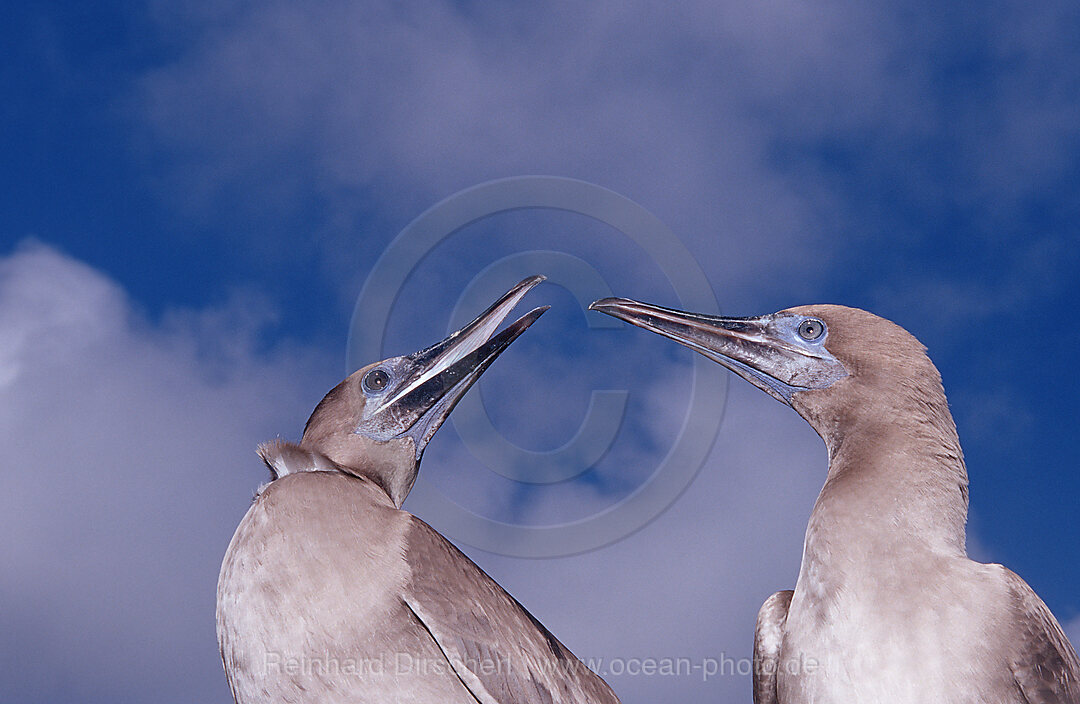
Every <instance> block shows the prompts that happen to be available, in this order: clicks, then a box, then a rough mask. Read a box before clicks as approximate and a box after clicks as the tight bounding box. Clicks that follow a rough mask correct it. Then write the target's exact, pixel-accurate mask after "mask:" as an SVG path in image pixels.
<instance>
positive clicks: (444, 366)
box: [371, 276, 548, 459]
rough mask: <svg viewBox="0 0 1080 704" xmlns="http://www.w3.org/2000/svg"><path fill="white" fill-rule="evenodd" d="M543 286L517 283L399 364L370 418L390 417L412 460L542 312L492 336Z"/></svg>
mask: <svg viewBox="0 0 1080 704" xmlns="http://www.w3.org/2000/svg"><path fill="white" fill-rule="evenodd" d="M543 280H544V277H543V276H532V277H530V278H527V279H525V280H523V281H521V282H520V283H518V284H517V285H516V286H514V287H513V288H512V289H510V290H509V291H507V292H506V293H505V294H504V295H503V296H502V297H501V298H500V299H499V300H497V301H496V302H495V303H493V304H492V305H491V307H489V308H488V309H487V310H485V311H484V312H483V313H481V314H480V315H479V316H478V317H477V318H476V319H475V320H473V321H472V322H471V323H469V324H468V325H466V326H465V327H463V328H461V329H460V330H458V331H457V332H455V333H453V334H451V335H450V336H449V337H447V338H446V339H445V340H443V341H442V342H439V343H437V344H435V345H432V346H431V347H429V348H427V349H425V350H421V351H419V352H415V353H413V354H411V355H408V356H407V357H405V358H404V360H403V361H404V362H405V364H406V365H407V367H408V368H409V370H410V372H409V375H408V378H407V379H406V380H404V382H403V383H402V384H401V385H400V386H399V388H398V389H397V390H396V391H395V392H394V393H393V394H391V395H390V396H389V398H387V399H386V400H385V401H384V402H382V403H381V404H380V406H379V407H378V408H377V409H375V411H374V412H373V413H372V414H371V415H372V416H378V415H383V416H385V415H391V416H393V418H394V423H393V425H395V426H397V427H398V428H404V430H402V431H401V432H399V433H398V434H397V436H398V437H400V436H404V435H409V436H411V437H412V438H413V440H414V442H415V444H416V457H417V459H419V458H420V455H421V454H422V453H423V451H424V447H426V446H427V443H428V441H430V440H431V437H432V436H433V435H434V434H435V431H436V430H438V429H439V426H441V425H442V424H443V421H445V420H446V418H447V417H448V416H449V415H450V412H451V411H452V410H453V409H454V406H456V405H457V402H458V401H459V400H461V397H462V396H464V395H465V392H466V391H468V390H469V388H470V387H471V386H472V385H473V384H474V383H476V381H477V379H479V378H480V375H481V374H483V373H484V371H485V370H486V369H487V368H488V367H489V366H491V363H492V362H494V361H495V359H496V358H497V357H498V356H499V355H500V354H502V353H503V352H504V351H505V350H506V348H507V347H509V346H510V343H512V342H513V341H514V340H515V339H517V337H518V336H519V335H521V333H523V332H525V330H526V329H527V328H528V327H529V326H530V325H532V324H533V323H534V322H536V320H537V318H539V317H540V316H541V315H543V314H544V312H545V311H546V310H547V309H548V306H542V307H540V308H536V309H534V310H532V311H530V312H529V313H527V314H525V315H523V316H522V317H521V318H518V319H517V320H516V321H515V322H513V323H511V324H510V325H508V326H507V327H506V329H504V330H503V331H502V332H500V333H499V334H497V335H496V334H494V333H495V331H496V330H497V329H498V327H499V324H500V323H502V321H503V320H504V319H505V318H506V316H507V315H509V313H510V311H511V310H513V309H514V307H515V306H516V305H517V304H518V302H519V301H520V300H521V299H522V298H523V297H524V296H525V294H526V293H528V292H529V291H530V290H531V289H533V288H534V287H535V286H536V285H537V284H539V283H540V282H541V281H543Z"/></svg>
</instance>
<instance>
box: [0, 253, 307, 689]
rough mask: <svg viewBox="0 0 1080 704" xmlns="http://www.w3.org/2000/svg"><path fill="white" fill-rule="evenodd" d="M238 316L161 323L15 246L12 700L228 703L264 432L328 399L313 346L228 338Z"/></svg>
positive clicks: (10, 444)
mask: <svg viewBox="0 0 1080 704" xmlns="http://www.w3.org/2000/svg"><path fill="white" fill-rule="evenodd" d="M234 308H235V306H234ZM239 310H240V312H237V313H236V314H235V315H232V314H230V313H228V312H227V311H226V310H220V311H204V312H202V313H196V312H188V313H184V314H180V313H177V314H176V315H175V316H171V318H172V322H170V323H168V324H167V325H165V326H161V325H155V324H153V323H151V322H149V321H147V320H145V319H142V318H140V317H139V316H138V315H136V314H135V313H134V312H133V309H132V305H131V303H130V301H129V300H128V299H127V298H126V296H125V294H124V292H123V291H122V290H120V288H119V287H118V286H117V285H116V284H115V283H113V282H112V281H110V280H108V279H107V278H106V277H104V276H103V275H102V274H100V273H99V272H97V271H94V270H93V269H91V268H89V267H87V266H85V265H83V264H81V263H79V262H77V261H74V260H72V259H70V258H69V257H66V256H65V255H63V254H60V253H58V252H56V251H54V250H52V249H49V248H47V247H44V246H42V245H37V244H27V245H24V246H22V247H20V248H19V249H18V250H17V251H16V252H15V253H14V254H12V255H11V256H9V257H6V258H4V259H0V339H2V340H4V341H5V344H4V347H3V349H2V351H0V369H3V372H4V373H3V378H4V383H3V386H2V387H0V394H2V395H3V403H2V404H0V447H2V448H3V450H2V453H0V454H2V457H3V466H4V470H3V472H2V473H0V532H3V534H4V536H5V540H4V541H3V545H4V560H3V562H4V570H3V573H2V574H0V601H2V602H3V603H4V604H5V605H8V606H7V607H6V608H5V609H4V610H3V612H2V613H0V630H3V631H4V632H5V634H6V637H5V638H4V639H3V646H0V648H2V649H3V650H4V659H5V660H6V661H8V662H13V663H15V664H16V665H17V668H18V670H19V672H18V676H17V677H16V678H15V681H13V682H8V681H5V685H4V686H5V696H7V697H8V698H10V699H11V700H13V701H22V700H23V697H25V698H26V700H30V699H33V700H37V701H41V700H60V699H70V700H78V701H95V700H99V699H100V700H106V699H112V700H116V699H124V700H129V701H134V700H145V701H170V699H169V697H175V699H173V700H172V701H178V702H179V701H185V702H187V701H192V700H199V701H215V700H216V701H222V702H224V701H227V700H228V691H227V688H226V687H225V685H224V677H223V675H222V674H221V672H220V664H219V663H218V659H217V648H216V642H215V636H214V625H213V623H214V621H213V609H214V586H215V583H216V578H217V570H218V566H219V564H220V558H221V555H222V554H223V553H224V550H225V546H226V545H227V542H228V540H229V537H230V536H231V534H232V531H233V529H234V528H235V525H236V523H237V522H238V519H239V517H240V516H241V515H242V514H243V511H244V510H245V507H246V504H247V502H248V501H249V500H250V497H251V493H252V490H253V489H254V487H255V486H256V485H257V484H258V482H259V481H261V480H262V479H263V478H264V472H263V470H262V469H261V467H260V464H259V462H258V460H257V458H256V457H255V456H254V453H253V448H254V446H255V444H256V443H257V442H259V441H261V440H263V439H265V438H266V437H267V436H273V435H274V434H275V433H277V432H279V431H283V430H288V429H293V430H297V431H298V429H299V428H300V427H301V426H300V424H301V423H302V422H303V418H302V417H301V416H302V414H303V412H304V410H303V409H304V408H305V407H310V406H311V405H313V404H314V402H315V401H317V400H318V399H317V396H315V397H314V398H313V397H312V396H313V392H312V388H311V387H312V386H313V384H312V383H311V379H313V378H318V377H317V374H316V373H315V371H314V367H313V364H312V360H313V359H318V356H317V355H313V354H311V353H305V354H304V355H300V354H298V353H295V352H287V351H280V352H278V353H276V354H273V355H269V356H267V357H265V358H257V357H254V356H252V355H250V354H247V353H244V352H242V351H240V350H239V349H238V348H234V349H232V350H231V351H229V352H228V353H227V354H226V353H224V352H221V351H222V350H229V348H230V347H231V346H232V345H233V344H234V341H235V340H236V339H237V338H238V336H243V335H245V334H248V333H249V332H250V330H245V329H244V327H243V326H242V325H237V326H231V327H230V329H228V330H226V329H222V328H218V329H214V326H213V325H212V324H211V323H212V322H213V321H214V320H215V319H217V318H219V317H220V316H223V315H224V316H230V315H231V317H233V319H234V320H237V319H241V318H244V317H246V315H245V314H244V313H243V312H242V309H239ZM234 312H236V311H234ZM208 350H217V352H215V353H214V354H210V355H207V354H206V353H207V351H208ZM5 679H7V678H5Z"/></svg>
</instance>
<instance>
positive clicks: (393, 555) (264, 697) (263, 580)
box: [217, 277, 618, 704]
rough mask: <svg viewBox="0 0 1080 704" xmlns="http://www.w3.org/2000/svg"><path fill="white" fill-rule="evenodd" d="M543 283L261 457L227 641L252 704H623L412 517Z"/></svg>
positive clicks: (227, 590) (519, 290)
mask: <svg viewBox="0 0 1080 704" xmlns="http://www.w3.org/2000/svg"><path fill="white" fill-rule="evenodd" d="M540 280H541V277H534V278H532V279H527V280H525V281H523V282H522V283H521V284H519V285H518V286H517V287H515V288H514V289H512V290H511V291H510V292H508V293H507V294H506V296H504V297H503V298H502V299H500V300H499V301H498V302H496V304H495V305H493V306H492V307H491V308H490V309H489V310H488V311H486V312H485V313H484V314H482V315H481V316H480V317H479V318H477V320H475V321H473V322H472V323H470V324H469V325H468V326H466V327H465V328H463V329H462V330H461V331H459V332H457V333H455V334H453V335H451V336H450V337H449V338H447V339H446V340H444V341H443V342H441V343H439V344H437V345H435V346H433V347H431V348H429V349H427V350H423V351H421V352H418V353H416V354H413V355H409V356H407V357H398V358H393V359H389V360H384V361H382V362H378V363H376V364H372V365H370V366H368V367H365V368H364V369H361V370H360V371H358V372H356V373H355V374H352V375H351V376H349V377H348V378H347V379H345V381H343V382H342V383H341V384H339V385H338V386H337V387H335V389H334V390H332V391H331V392H330V393H328V394H327V396H326V398H324V399H323V401H322V402H321V403H320V404H319V405H318V407H317V408H316V409H315V412H314V413H313V414H312V416H311V419H310V420H309V421H308V424H307V427H306V428H305V430H304V435H303V438H302V440H301V441H300V443H299V444H292V443H286V442H282V441H275V442H271V443H266V444H264V445H262V446H260V448H259V454H260V456H261V457H262V458H263V460H264V461H265V462H266V464H267V466H269V467H270V469H271V474H272V477H273V480H272V481H271V482H270V483H269V484H267V485H266V486H265V487H263V489H262V490H261V491H260V492H259V494H258V495H257V496H256V499H255V502H254V503H253V505H252V506H251V508H250V510H249V511H248V512H247V515H246V516H244V519H243V521H242V522H241V523H240V526H239V527H238V528H237V530H236V534H235V535H234V537H233V540H232V543H231V544H230V545H229V548H228V551H227V552H226V555H225V559H224V561H223V563H222V567H221V576H220V579H219V582H218V608H217V623H218V639H219V643H220V646H221V657H222V661H223V663H224V665H225V672H226V675H227V678H228V681H229V686H230V687H231V689H232V692H233V697H234V699H235V700H236V702H237V704H255V703H256V702H259V703H270V702H297V703H304V704H316V703H318V704H330V703H345V702H349V703H354V702H372V703H375V702H380V703H381V702H402V703H406V702H408V703H413V704H427V703H432V704H434V703H439V704H443V703H446V704H450V703H453V702H460V703H462V704H476V702H484V703H485V704H492V703H494V702H499V703H500V704H510V703H513V702H521V703H524V702H551V703H553V704H554V703H556V702H558V703H563V704H579V703H583V702H596V703H599V704H617V702H618V700H617V699H616V698H615V695H614V694H613V693H612V692H611V689H610V688H609V687H608V686H607V684H606V683H605V682H604V681H603V680H602V679H600V678H599V677H598V676H597V675H595V674H594V673H593V672H591V671H590V670H589V669H588V668H586V667H585V666H584V665H583V664H582V663H581V662H580V661H579V660H577V659H576V658H575V657H574V656H573V655H572V654H571V653H570V651H569V650H567V649H566V648H565V647H564V646H563V645H562V644H561V643H559V641H558V640H557V639H556V638H555V637H554V636H553V635H551V633H549V632H548V631H547V629H545V628H544V627H543V626H542V625H541V624H540V623H539V622H538V621H537V620H536V619H534V618H533V617H532V616H531V615H530V614H529V613H528V612H527V611H526V610H525V609H524V608H523V607H522V606H521V605H520V604H519V603H518V602H517V601H515V600H514V598H513V597H511V596H510V595H509V594H507V593H506V592H505V591H504V590H503V589H502V588H501V587H500V586H499V585H498V584H496V583H495V582H494V581H493V580H492V579H491V578H490V577H488V575H486V574H485V573H484V572H483V570H481V569H480V568H479V567H477V566H476V565H475V564H474V563H473V562H472V561H471V560H469V559H468V558H467V557H465V555H463V554H462V553H461V552H459V551H458V550H457V549H456V548H455V547H454V546H453V545H451V544H450V543H449V542H448V541H447V540H446V539H444V538H443V537H442V536H441V535H439V534H438V533H437V532H436V531H435V530H433V529H432V528H431V527H430V526H428V525H427V524H426V523H424V522H423V521H421V520H420V519H418V518H416V517H415V516H413V515H411V514H409V513H408V512H406V511H402V510H401V503H402V501H404V500H405V497H406V496H407V495H408V493H409V489H410V488H411V487H412V484H413V481H414V480H415V479H416V473H417V469H418V467H419V463H420V458H421V455H422V453H423V450H424V447H425V446H426V444H427V441H428V440H429V439H430V438H431V436H432V434H433V433H434V432H435V430H436V429H437V428H438V427H439V425H440V424H441V423H442V422H443V421H444V420H445V419H446V417H447V416H448V415H449V413H450V411H451V410H452V409H453V407H454V404H455V403H456V402H457V400H458V399H459V398H460V397H461V396H462V394H464V392H465V391H466V390H467V389H468V388H469V386H470V385H471V384H472V383H474V382H475V381H476V379H477V378H479V376H480V374H481V373H483V371H484V369H486V368H487V366H488V365H489V364H490V363H491V362H492V361H493V360H494V359H495V357H497V356H498V355H499V354H500V353H501V352H502V351H503V350H504V349H506V347H507V346H508V345H509V344H510V343H511V342H512V341H513V340H514V339H515V338H516V337H517V336H518V335H519V334H521V333H522V332H523V331H524V330H525V328H527V327H528V326H529V325H530V324H531V323H532V322H533V321H535V320H536V318H537V317H539V315H540V313H542V312H543V311H542V310H536V311H533V312H532V313H530V314H528V315H526V316H525V317H523V318H522V319H520V320H519V321H517V322H516V323H514V324H512V325H510V326H509V327H508V328H507V329H506V330H504V331H503V332H502V333H499V334H498V335H495V336H494V337H493V334H494V332H495V329H496V327H497V326H498V324H499V322H500V321H501V320H502V319H503V317H505V316H506V315H507V314H508V313H509V311H510V309H512V308H513V307H514V305H516V303H517V302H518V301H519V300H520V299H521V297H522V296H524V295H525V293H526V292H527V291H528V290H529V289H530V288H532V287H533V286H535V285H536V284H537V283H539V282H540Z"/></svg>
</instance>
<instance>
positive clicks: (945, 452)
mask: <svg viewBox="0 0 1080 704" xmlns="http://www.w3.org/2000/svg"><path fill="white" fill-rule="evenodd" d="M856 408H857V409H858V410H857V411H856V414H857V415H855V417H849V418H847V419H846V420H845V422H844V423H843V424H842V425H841V426H840V427H842V428H843V431H842V432H839V433H833V434H832V435H831V436H830V437H828V438H827V439H826V444H827V446H828V450H829V474H828V478H827V479H826V482H825V486H824V487H823V488H822V490H821V494H820V495H819V497H818V501H817V504H816V505H815V507H814V512H813V515H812V517H811V521H810V525H809V526H808V529H807V544H806V547H807V557H809V558H810V559H826V557H825V556H827V555H829V554H832V555H834V556H835V555H837V547H838V546H844V547H841V548H840V551H841V552H842V551H844V550H850V551H852V552H853V553H857V554H851V555H846V556H843V557H841V558H840V559H856V560H862V561H865V563H872V562H873V561H875V560H876V559H882V558H884V559H889V560H891V559H894V558H895V557H896V556H899V555H904V554H912V551H915V552H916V553H917V552H919V551H932V552H935V553H939V554H957V555H964V554H966V548H965V541H966V537H965V526H966V523H967V509H968V480H967V470H966V468H965V466H964V459H963V453H962V452H961V449H960V442H959V439H958V438H957V434H956V425H955V424H954V422H953V419H952V415H951V414H950V413H949V409H948V403H947V402H946V401H945V395H944V393H943V392H942V393H941V394H931V395H920V396H918V397H915V396H913V395H909V394H903V393H897V394H894V395H891V396H889V397H887V398H885V399H882V398H881V397H880V396H879V397H877V398H876V399H875V400H874V403H873V404H860V405H859V406H857V407H856ZM837 533H840V535H842V536H843V540H840V539H833V536H834V534H837ZM837 537H839V536H837ZM815 543H818V544H815ZM826 546H827V547H826ZM817 548H821V549H817Z"/></svg>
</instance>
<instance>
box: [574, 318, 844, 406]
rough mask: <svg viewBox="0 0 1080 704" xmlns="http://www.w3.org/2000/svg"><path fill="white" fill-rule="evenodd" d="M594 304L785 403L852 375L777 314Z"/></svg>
mask: <svg viewBox="0 0 1080 704" xmlns="http://www.w3.org/2000/svg"><path fill="white" fill-rule="evenodd" d="M589 310H595V311H599V312H601V313H606V314H607V315H610V316H613V317H615V318H619V319H620V320H625V321H626V322H628V323H630V324H631V325H636V326H638V327H639V328H644V329H646V330H651V331H653V332H655V333H657V334H660V335H663V336H664V337H667V338H670V339H672V340H675V341H676V342H678V343H680V344H682V345H686V346H687V347H689V348H690V349H692V350H694V351H696V352H699V353H701V354H703V355H705V356H706V357H708V358H709V359H711V360H713V361H714V362H717V363H719V364H722V365H723V366H725V367H727V368H728V369H730V370H731V371H733V372H735V373H736V374H738V375H739V376H741V377H742V378H744V379H746V380H747V381H749V382H750V383H751V384H753V385H754V386H756V387H758V388H759V389H761V390H762V391H764V392H765V393H767V394H769V395H770V396H772V397H773V398H775V399H776V400H778V401H782V402H784V403H788V404H790V403H791V397H792V395H793V394H794V393H796V392H798V391H805V390H807V389H810V388H822V387H823V386H827V385H828V384H831V383H832V382H833V381H835V380H836V379H838V378H841V377H843V376H847V372H846V370H844V369H843V366H842V365H840V363H839V362H837V361H836V360H835V359H834V358H833V357H832V355H831V354H829V353H828V352H827V351H825V350H824V349H821V350H817V349H810V348H807V347H804V346H801V345H800V344H799V343H798V342H797V341H796V340H794V339H789V337H785V336H784V335H783V334H782V333H783V330H784V329H785V328H784V327H783V326H781V325H778V324H777V321H778V320H779V319H778V317H777V316H776V315H765V316H761V317H758V318H725V317H720V316H713V315H699V314H696V313H686V312H683V311H679V310H673V309H671V308H662V307H660V306H654V305H651V304H648V303H640V302H638V301H633V300H630V299H627V298H602V299H600V300H598V301H595V302H593V303H592V305H590V306H589ZM826 382H827V383H826Z"/></svg>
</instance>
